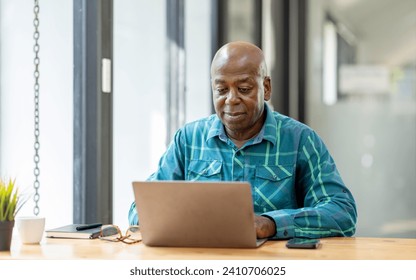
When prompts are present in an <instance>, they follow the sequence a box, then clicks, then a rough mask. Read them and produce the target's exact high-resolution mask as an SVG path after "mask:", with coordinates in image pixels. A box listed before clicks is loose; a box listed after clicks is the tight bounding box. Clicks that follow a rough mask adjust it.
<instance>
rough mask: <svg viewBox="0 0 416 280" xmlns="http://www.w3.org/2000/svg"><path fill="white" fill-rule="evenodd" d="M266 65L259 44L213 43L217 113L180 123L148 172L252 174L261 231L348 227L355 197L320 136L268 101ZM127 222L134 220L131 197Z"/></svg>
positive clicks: (283, 233) (317, 234) (343, 230)
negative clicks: (215, 49) (154, 168)
mask: <svg viewBox="0 0 416 280" xmlns="http://www.w3.org/2000/svg"><path fill="white" fill-rule="evenodd" d="M266 72H267V71H266V64H265V60H264V56H263V52H262V51H261V50H260V49H259V48H258V47H256V46H254V45H252V44H250V43H246V42H232V43H229V44H226V45H225V46H223V47H222V48H221V49H220V50H218V52H217V53H216V55H215V57H214V59H213V61H212V64H211V82H212V92H213V102H214V107H215V112H216V115H211V116H210V117H208V118H204V119H201V120H198V121H195V122H192V123H189V124H186V125H185V126H184V127H183V128H181V129H179V130H178V131H177V132H176V134H175V136H174V139H173V141H172V143H171V144H170V145H169V148H168V149H167V151H166V152H165V154H164V155H163V156H162V158H161V160H160V163H159V167H158V170H157V171H156V172H155V173H154V174H153V175H152V176H151V177H150V178H149V180H201V181H218V180H223V181H248V182H250V183H251V185H252V194H253V203H254V211H255V214H256V216H255V227H256V232H257V237H259V238H264V237H271V238H275V239H287V238H292V237H310V238H321V237H328V236H351V235H353V234H354V232H355V223H356V218H357V213H356V206H355V201H354V198H353V197H352V195H351V193H350V191H349V190H348V189H347V188H346V187H345V185H344V183H343V182H342V180H341V177H340V175H339V173H338V171H337V168H336V166H335V163H334V161H333V159H332V157H331V156H330V154H329V152H328V150H327V149H326V147H325V145H324V143H323V142H322V140H321V139H320V138H319V136H318V135H317V134H316V133H315V132H314V131H313V130H312V129H311V128H309V127H307V126H306V125H304V124H302V123H300V122H298V121H296V120H294V119H291V118H289V117H287V116H284V115H281V114H279V113H277V112H273V111H272V110H271V109H270V108H269V107H268V106H267V104H266V103H265V101H267V100H269V99H270V96H271V80H270V77H269V76H267V73H266ZM179 203H180V202H179ZM230 203H232V201H230ZM129 222H130V223H131V224H137V223H138V220H137V213H136V209H135V204H134V203H133V204H132V207H131V209H130V212H129Z"/></svg>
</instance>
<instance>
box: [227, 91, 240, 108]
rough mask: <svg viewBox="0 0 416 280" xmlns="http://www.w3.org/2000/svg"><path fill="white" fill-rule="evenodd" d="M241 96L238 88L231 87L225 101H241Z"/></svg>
mask: <svg viewBox="0 0 416 280" xmlns="http://www.w3.org/2000/svg"><path fill="white" fill-rule="evenodd" d="M240 101H241V100H240V96H239V94H238V90H237V89H234V88H230V91H229V92H228V95H227V99H226V100H225V103H227V104H236V103H239V102H240Z"/></svg>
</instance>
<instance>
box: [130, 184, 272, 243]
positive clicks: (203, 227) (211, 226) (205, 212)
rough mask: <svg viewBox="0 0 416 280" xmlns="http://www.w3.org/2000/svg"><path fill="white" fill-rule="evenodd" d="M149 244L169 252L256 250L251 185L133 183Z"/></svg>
mask: <svg viewBox="0 0 416 280" xmlns="http://www.w3.org/2000/svg"><path fill="white" fill-rule="evenodd" d="M133 191H134V196H135V201H136V209H137V213H138V218H139V225H140V231H141V234H142V238H143V243H144V244H145V245H147V246H166V247H219V248H256V247H258V246H260V245H261V244H263V243H264V242H265V241H266V240H267V238H266V239H261V240H257V238H256V230H255V228H254V211H253V202H252V197H251V187H250V184H249V183H247V182H223V181H222V182H201V181H198V182H195V181H146V182H133Z"/></svg>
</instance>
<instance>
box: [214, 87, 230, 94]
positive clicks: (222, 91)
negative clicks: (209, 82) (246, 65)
mask: <svg viewBox="0 0 416 280" xmlns="http://www.w3.org/2000/svg"><path fill="white" fill-rule="evenodd" d="M227 91H228V89H227V88H217V92H218V93H219V94H224V93H227Z"/></svg>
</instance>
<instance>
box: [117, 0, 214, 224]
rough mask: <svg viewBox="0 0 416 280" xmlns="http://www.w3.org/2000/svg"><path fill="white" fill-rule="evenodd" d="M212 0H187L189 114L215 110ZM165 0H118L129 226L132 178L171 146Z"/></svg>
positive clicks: (120, 128)
mask: <svg viewBox="0 0 416 280" xmlns="http://www.w3.org/2000/svg"><path fill="white" fill-rule="evenodd" d="M209 7H210V1H205V0H198V1H187V2H186V19H185V20H186V31H185V32H186V35H185V36H186V51H187V58H186V75H187V77H186V87H187V95H186V99H187V104H186V120H187V121H190V120H194V119H197V118H201V117H204V116H207V115H209V114H210V108H211V107H210V106H211V97H210V82H209V67H210V45H211V44H210V27H209V26H210V25H209V20H210V8H209ZM166 43H167V41H166V7H165V0H156V1H134V0H129V1H115V2H114V99H113V100H114V118H113V125H114V154H113V155H114V162H113V164H114V165H113V172H114V173H113V175H114V181H113V183H114V187H113V188H114V196H113V205H114V207H113V209H114V214H113V222H114V223H115V224H117V225H119V226H120V227H122V228H125V227H127V225H128V220H127V215H128V210H129V208H130V205H131V203H132V201H133V200H134V197H133V191H132V184H131V183H132V181H134V180H145V179H146V178H147V177H148V176H149V175H150V174H151V173H153V172H154V171H155V170H156V168H157V164H158V162H159V158H160V156H161V155H162V154H163V152H164V151H165V149H166V146H165V139H166V89H167V85H166V82H167V80H166V74H167V72H166V55H165V53H166Z"/></svg>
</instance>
